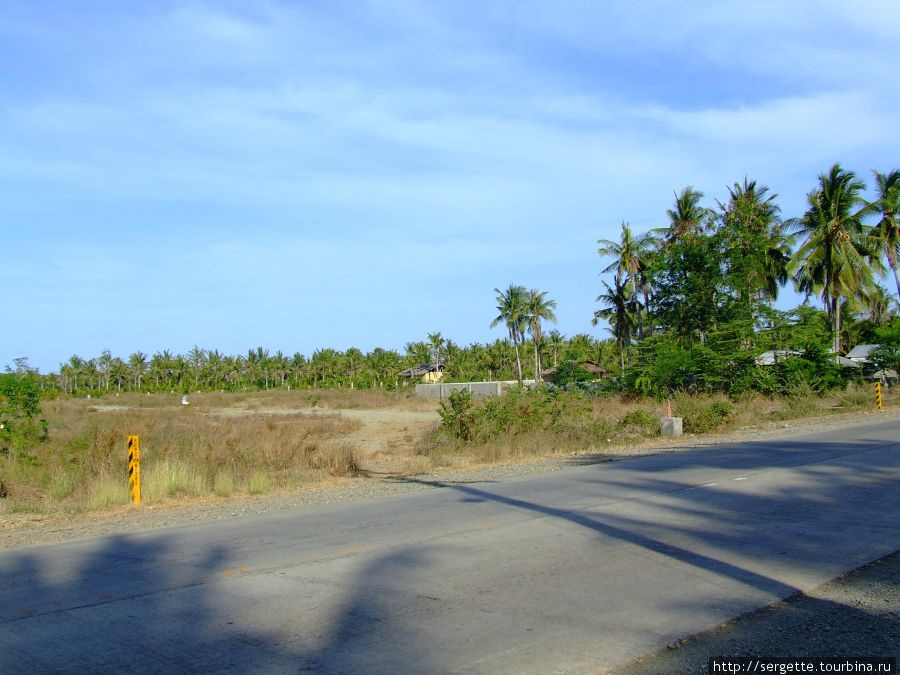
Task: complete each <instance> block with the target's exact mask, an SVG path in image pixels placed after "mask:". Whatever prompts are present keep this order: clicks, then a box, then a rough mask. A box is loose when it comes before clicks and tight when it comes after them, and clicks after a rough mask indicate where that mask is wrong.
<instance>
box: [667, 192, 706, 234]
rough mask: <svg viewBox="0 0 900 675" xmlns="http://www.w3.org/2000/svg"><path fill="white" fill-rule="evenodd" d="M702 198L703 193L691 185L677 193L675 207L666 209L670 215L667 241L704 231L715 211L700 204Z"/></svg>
mask: <svg viewBox="0 0 900 675" xmlns="http://www.w3.org/2000/svg"><path fill="white" fill-rule="evenodd" d="M701 199H703V193H702V192H699V191H698V190H695V189H694V188H693V187H691V186H690V185H688V186H687V187H686V188H682V190H681V192H678V193H675V208H673V209H668V210H667V211H666V213H667V214H668V216H669V228H668V236H667V237H666V239H667V241H674V240H676V239H679V238H681V237H684V236H692V235H697V234H700V233H701V232H703V230H704V229H705V227H706V225H707V223H708V222H709V221H710V219H711V218H712V216H713V212H712V211H711V210H710V209H707V208H705V207H703V206H700V200H701Z"/></svg>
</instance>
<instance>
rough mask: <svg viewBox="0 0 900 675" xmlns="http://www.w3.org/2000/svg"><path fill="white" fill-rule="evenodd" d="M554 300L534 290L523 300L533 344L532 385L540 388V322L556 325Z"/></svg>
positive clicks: (545, 292)
mask: <svg viewBox="0 0 900 675" xmlns="http://www.w3.org/2000/svg"><path fill="white" fill-rule="evenodd" d="M554 309H556V300H549V299H547V291H539V290H537V289H536V288H533V289H531V290H530V291H528V296H527V297H526V299H525V311H526V313H527V316H528V330H529V331H531V339H532V341H533V342H534V384H535V386H536V387H540V386H541V384H542V380H541V339H542V337H543V335H542V331H541V321H542V320H547V321H550V322H552V323H556V315H555V314H554V313H553V310H554Z"/></svg>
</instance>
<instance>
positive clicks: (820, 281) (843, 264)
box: [788, 164, 884, 355]
mask: <svg viewBox="0 0 900 675" xmlns="http://www.w3.org/2000/svg"><path fill="white" fill-rule="evenodd" d="M864 189H865V184H864V183H863V182H862V181H861V180H859V179H858V178H857V177H856V174H854V173H853V172H852V171H845V170H844V169H842V168H841V166H840V164H835V165H834V166H832V167H831V170H830V171H829V172H828V173H827V174H824V173H823V174H820V175H819V187H818V189H816V190H814V191H813V192H811V193H810V194H809V195H808V197H807V203H808V208H807V210H806V213H804V214H803V216H802V217H801V218H797V219H793V220H791V221H789V222H788V226H789V227H790V228H791V229H793V230H794V231H795V233H796V234H797V235H798V236H799V237H802V238H803V239H804V241H803V243H802V244H801V245H800V247H799V248H798V249H797V251H796V253H794V257H793V258H792V260H791V268H792V270H793V273H794V280H795V281H796V283H797V287H798V288H799V289H800V290H801V291H804V292H805V293H807V295H809V294H811V293H816V294H821V297H822V302H823V303H824V305H825V310H826V311H827V313H828V318H829V320H830V322H831V332H832V337H833V351H834V353H835V354H836V355H837V354H838V353H839V352H840V349H841V302H842V300H843V299H850V298H855V297H858V296H859V295H861V294H864V293H865V292H866V291H868V290H869V289H871V288H872V286H873V285H874V276H873V272H880V271H881V270H883V269H884V268H883V266H882V265H881V259H880V257H879V256H878V251H877V246H876V245H875V241H874V239H873V237H871V236H870V231H869V230H870V228H868V227H867V226H866V225H865V224H864V223H863V220H862V218H863V215H864V214H865V201H864V200H863V198H862V196H861V195H860V193H861V192H862V191H863V190H864Z"/></svg>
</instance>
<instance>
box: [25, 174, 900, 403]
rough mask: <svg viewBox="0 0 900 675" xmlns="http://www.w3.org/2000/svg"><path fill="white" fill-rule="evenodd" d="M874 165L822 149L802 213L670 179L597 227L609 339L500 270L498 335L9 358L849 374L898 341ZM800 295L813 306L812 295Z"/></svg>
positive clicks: (755, 189) (884, 182)
mask: <svg viewBox="0 0 900 675" xmlns="http://www.w3.org/2000/svg"><path fill="white" fill-rule="evenodd" d="M873 175H874V179H875V181H874V185H875V198H874V199H873V200H871V201H867V200H866V199H864V197H863V193H864V191H865V189H866V185H865V183H864V182H863V181H862V180H861V179H860V178H859V177H858V176H857V175H856V174H855V173H854V172H852V171H848V170H845V169H844V168H842V167H841V166H840V165H839V164H835V165H834V166H832V167H831V169H830V170H829V171H827V172H825V173H823V174H821V175H820V176H819V178H818V184H817V185H816V187H815V188H814V189H813V190H812V191H810V193H809V194H808V196H807V208H806V210H805V212H804V213H803V214H802V215H799V216H796V217H791V218H787V219H782V218H781V210H780V207H779V206H778V204H777V201H776V199H777V195H775V194H774V193H772V192H771V191H770V189H769V188H768V187H767V186H765V185H762V184H760V183H757V182H756V181H753V180H748V179H746V178H745V179H744V180H743V181H742V182H740V183H735V184H734V185H733V186H732V187H731V188H729V191H728V192H729V194H728V199H727V201H725V202H717V203H716V205H715V206H714V207H711V206H706V205H703V203H702V201H703V197H704V195H703V194H702V193H701V192H699V191H697V190H695V189H694V188H693V187H685V188H683V189H682V190H681V191H680V192H676V194H675V201H674V204H673V205H672V208H671V209H668V210H667V212H666V222H665V223H664V224H663V225H662V226H661V227H655V228H649V229H648V230H647V231H646V232H643V233H635V232H634V231H633V230H632V228H631V226H630V225H629V224H628V223H627V222H623V223H622V224H621V231H620V235H619V238H618V239H617V240H608V239H601V240H599V241H598V244H599V247H598V253H599V255H600V256H601V257H602V258H604V260H605V261H606V263H607V264H606V265H605V267H603V268H602V271H601V274H603V275H609V276H607V277H605V279H604V280H603V281H602V282H601V283H602V287H601V293H600V295H599V296H598V298H597V301H598V303H599V304H600V307H599V308H598V309H597V310H596V311H595V312H594V313H593V318H592V320H593V323H594V325H597V324H599V323H601V322H604V323H606V324H607V325H608V327H609V332H610V334H611V336H612V337H611V338H608V339H596V338H594V337H592V336H590V335H586V334H579V335H575V336H572V337H566V336H564V335H562V334H561V333H560V332H559V331H556V330H551V331H549V332H548V333H546V334H545V332H544V327H543V326H544V323H545V322H551V323H552V322H555V320H556V317H555V313H554V312H555V309H556V302H555V301H554V300H552V299H551V298H550V297H548V296H549V294H548V292H546V291H542V290H539V289H531V290H526V287H525V286H522V285H518V284H509V286H508V287H507V288H505V289H500V288H495V289H494V291H495V294H496V308H497V316H496V318H495V319H494V320H493V321H492V322H491V327H496V326H502V327H503V328H505V329H506V331H507V335H506V337H505V338H501V339H497V340H495V341H494V342H491V343H485V344H481V343H472V344H469V345H466V346H463V345H458V344H456V343H454V342H453V341H452V340H449V339H446V338H444V337H443V335H442V334H441V333H439V332H435V333H428V334H427V338H426V339H425V340H420V341H413V342H408V343H407V344H406V345H405V350H404V351H403V352H400V351H396V350H391V349H382V348H380V347H379V348H375V349H373V350H372V351H370V352H365V353H364V352H363V351H361V350H360V349H357V348H354V347H351V348H349V349H347V350H344V351H340V350H335V349H330V348H325V349H319V350H316V351H315V352H314V353H313V354H312V356H310V357H307V356H305V355H303V354H300V353H295V354H293V355H287V354H284V353H282V352H281V351H276V352H274V353H270V352H269V351H268V350H267V349H264V348H263V347H257V348H255V349H251V350H249V351H248V352H247V353H246V354H243V355H242V354H238V355H226V354H223V353H221V352H219V351H218V350H215V349H204V348H201V347H199V346H195V347H194V348H193V349H191V350H189V351H188V352H187V353H186V354H174V353H172V352H171V351H169V350H164V351H160V352H156V353H154V354H152V355H148V354H144V353H143V352H135V353H133V354H131V355H129V356H127V357H126V358H122V357H119V356H114V355H113V354H112V353H111V352H110V351H109V350H104V351H103V352H102V353H101V354H100V355H99V356H96V357H93V358H87V359H84V358H81V357H80V356H77V355H73V356H72V357H71V358H69V359H68V360H67V361H66V362H64V363H61V364H60V366H59V370H58V372H56V373H50V374H46V375H40V374H38V373H36V372H35V371H34V370H33V369H31V368H29V366H28V364H27V359H17V360H16V364H15V372H18V373H28V372H30V373H31V374H32V376H33V377H36V378H38V380H39V382H40V386H41V387H42V388H43V389H44V390H57V391H59V392H62V393H66V394H86V393H90V392H98V393H104V392H113V391H116V392H122V391H139V392H154V391H179V392H187V391H202V390H225V391H242V390H243V391H246V390H255V389H272V388H281V389H286V388H302V387H347V388H385V389H396V388H398V387H402V386H403V385H404V378H403V377H402V373H403V371H404V370H405V369H409V368H411V367H414V366H418V365H421V364H432V363H437V364H440V366H441V367H442V368H443V369H444V375H445V379H446V380H449V381H467V380H513V379H517V380H518V381H519V382H522V381H523V380H524V379H525V378H526V377H531V378H534V377H536V375H537V374H540V373H541V372H543V371H544V370H545V367H546V366H548V365H552V366H554V367H558V366H560V365H565V366H567V367H568V370H566V369H565V368H564V369H563V370H564V371H565V372H566V373H567V374H568V377H570V379H575V380H577V379H590V378H589V377H588V375H587V374H585V373H579V371H578V367H577V364H578V363H583V362H584V361H588V360H590V361H595V362H597V363H598V364H600V365H602V366H604V367H606V368H607V369H608V370H610V371H611V372H612V373H614V376H613V377H610V378H607V381H606V384H605V385H604V386H605V387H607V388H609V389H611V390H618V391H624V392H632V393H640V394H653V395H662V394H663V393H665V392H668V391H671V390H673V389H692V390H707V391H726V392H729V393H735V391H740V390H742V389H746V388H750V389H758V390H761V391H765V392H767V393H775V392H777V391H778V390H779V389H780V390H783V389H784V387H785V386H786V385H788V384H790V383H791V381H794V382H796V381H798V378H800V379H801V380H803V381H805V382H807V383H809V382H812V383H813V384H814V385H815V386H827V385H828V384H834V383H836V382H840V381H841V379H842V377H843V376H844V375H846V374H845V373H842V371H841V370H840V369H837V370H835V368H836V366H835V365H834V358H833V356H834V355H836V354H840V353H845V352H846V350H847V349H848V348H849V347H851V346H852V345H854V344H857V343H859V342H878V343H882V344H886V345H888V346H889V347H891V348H900V320H898V318H897V301H896V298H894V297H893V293H892V292H889V291H887V290H886V289H885V287H884V286H882V285H881V284H880V283H879V280H881V279H884V278H887V275H888V274H889V273H890V274H892V275H893V281H894V283H895V284H896V287H897V294H898V296H900V277H898V256H900V227H898V222H897V218H898V211H900V172H898V171H897V170H894V171H891V172H889V173H880V172H878V171H874V172H873ZM788 283H793V285H794V287H795V288H796V289H797V290H798V291H799V292H800V293H802V294H804V295H805V297H806V300H805V301H804V303H803V304H802V305H801V306H800V307H797V308H795V309H793V310H789V311H779V310H776V309H775V307H774V303H775V300H776V299H777V297H778V294H779V291H780V290H781V289H783V288H784V287H785V286H786V285H787V284H788ZM813 298H817V299H819V300H820V301H821V303H822V308H823V309H817V308H815V307H812V306H811V305H810V303H809V301H810V300H811V299H813ZM529 336H530V341H531V346H530V355H529V356H528V357H526V356H525V355H523V350H524V349H525V347H526V343H527V342H528V337H529ZM765 350H776V353H778V352H792V353H793V352H799V353H800V354H801V355H802V357H803V358H804V359H805V360H806V361H807V362H808V363H807V365H803V364H802V363H801V364H800V365H799V366H798V364H797V363H794V364H792V365H790V364H786V363H785V364H781V365H779V367H778V368H775V369H774V370H769V371H763V370H761V369H759V368H756V367H755V364H754V361H753V359H754V357H755V356H757V355H758V354H759V353H760V352H762V351H765ZM895 351H896V350H895ZM892 353H893V352H892ZM887 356H888V357H890V356H891V354H888V355H887ZM809 364H812V365H809ZM888 365H890V364H888ZM791 368H793V369H794V370H795V371H796V370H797V369H798V368H799V369H800V370H801V371H802V372H801V374H800V375H798V373H797V372H791ZM8 370H12V369H10V368H8ZM773 373H774V375H773ZM801 375H802V377H801ZM773 377H774V378H775V379H776V380H777V382H775V383H773V382H772V378H773Z"/></svg>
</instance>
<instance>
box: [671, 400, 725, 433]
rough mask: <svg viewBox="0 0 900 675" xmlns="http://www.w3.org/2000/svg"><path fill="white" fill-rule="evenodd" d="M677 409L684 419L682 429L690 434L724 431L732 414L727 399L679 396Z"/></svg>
mask: <svg viewBox="0 0 900 675" xmlns="http://www.w3.org/2000/svg"><path fill="white" fill-rule="evenodd" d="M677 410H678V413H677V414H678V415H679V416H680V417H682V418H683V420H684V430H685V431H686V432H688V433H692V434H707V433H710V432H712V431H724V430H725V428H726V427H727V425H728V422H729V421H730V420H731V418H732V416H733V411H732V406H731V404H730V403H728V402H727V401H704V400H703V399H695V398H688V397H679V399H678V404H677Z"/></svg>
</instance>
